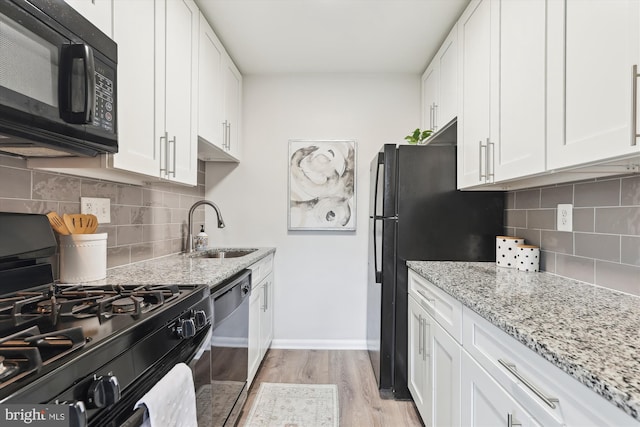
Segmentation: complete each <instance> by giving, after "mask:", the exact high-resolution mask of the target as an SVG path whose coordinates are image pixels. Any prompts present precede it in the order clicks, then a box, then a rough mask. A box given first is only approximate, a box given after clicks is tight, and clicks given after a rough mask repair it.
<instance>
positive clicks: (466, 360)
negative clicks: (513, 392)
mask: <svg viewBox="0 0 640 427" xmlns="http://www.w3.org/2000/svg"><path fill="white" fill-rule="evenodd" d="M461 383H462V405H461V407H462V420H461V421H462V425H463V426H469V427H478V426H486V427H495V426H507V425H508V426H511V425H520V426H522V427H527V426H537V425H538V424H537V423H536V422H535V421H534V420H533V418H532V417H531V415H529V414H528V413H527V412H526V411H525V410H524V409H523V408H522V407H521V406H520V405H518V403H516V402H515V401H514V400H513V399H512V398H511V396H509V394H507V392H506V391H505V390H504V389H503V388H502V387H500V386H499V385H498V383H496V382H495V381H494V380H493V378H491V377H490V376H489V374H488V373H487V372H486V371H485V370H484V369H482V367H480V365H478V364H477V363H476V361H475V360H473V359H472V358H471V356H469V355H468V354H467V353H466V352H464V351H463V352H462V381H461Z"/></svg>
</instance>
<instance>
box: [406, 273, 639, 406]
mask: <svg viewBox="0 0 640 427" xmlns="http://www.w3.org/2000/svg"><path fill="white" fill-rule="evenodd" d="M407 265H408V266H409V268H411V269H412V270H414V271H416V272H417V273H419V274H420V275H421V276H423V277H425V278H426V279H428V280H429V281H430V282H432V283H433V284H435V285H436V286H438V287H439V288H441V289H443V290H444V291H445V292H447V293H448V294H450V295H452V296H453V297H455V298H456V299H458V300H459V301H461V302H462V303H463V304H464V305H465V306H467V307H469V308H471V309H472V310H473V311H475V312H477V313H478V314H480V315H481V316H482V317H484V318H485V319H487V320H488V321H489V322H491V323H493V324H494V325H496V326H497V327H499V328H500V329H502V330H503V331H505V332H506V333H508V334H509V335H511V336H513V337H514V338H516V339H517V340H518V341H520V342H521V343H523V344H524V345H526V346H527V347H529V348H530V349H531V350H533V351H535V352H536V353H538V354H539V355H541V356H542V357H544V358H545V359H546V360H548V361H550V362H551V363H553V364H554V365H556V366H557V367H559V368H560V369H562V370H563V371H565V372H567V373H568V374H569V375H571V376H573V377H574V378H576V379H577V380H578V381H580V382H581V383H582V384H584V385H586V386H587V387H589V388H591V389H593V390H594V391H595V392H596V393H598V394H600V395H602V396H603V397H605V398H606V399H607V400H610V401H611V402H612V403H614V404H615V405H617V406H618V407H620V408H621V409H623V410H624V411H625V412H627V413H628V414H629V415H631V416H632V417H634V418H636V419H640V298H638V297H635V296H631V295H627V294H623V293H621V292H616V291H612V290H608V289H604V288H600V287H597V286H592V285H588V284H585V283H582V282H578V281H575V280H570V279H565V278H561V277H558V276H554V275H552V274H547V273H525V272H522V271H518V270H515V269H506V268H502V267H497V266H496V265H495V264H494V263H486V262H482V263H481V262H435V261H408V262H407Z"/></svg>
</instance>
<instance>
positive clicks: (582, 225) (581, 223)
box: [573, 207, 595, 233]
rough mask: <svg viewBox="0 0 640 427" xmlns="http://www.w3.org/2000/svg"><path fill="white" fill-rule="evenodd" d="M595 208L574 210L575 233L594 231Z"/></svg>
mask: <svg viewBox="0 0 640 427" xmlns="http://www.w3.org/2000/svg"><path fill="white" fill-rule="evenodd" d="M594 216H595V208H575V207H574V208H573V231H584V232H587V233H588V232H593V231H594Z"/></svg>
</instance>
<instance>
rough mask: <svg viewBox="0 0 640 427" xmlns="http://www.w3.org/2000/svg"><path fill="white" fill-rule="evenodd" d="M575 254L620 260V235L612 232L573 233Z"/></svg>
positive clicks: (614, 260) (607, 259)
mask: <svg viewBox="0 0 640 427" xmlns="http://www.w3.org/2000/svg"><path fill="white" fill-rule="evenodd" d="M573 238H574V243H575V250H574V253H575V255H577V256H582V257H587V258H595V259H600V260H605V261H613V262H620V236H617V235H612V234H590V233H575V234H574V236H573Z"/></svg>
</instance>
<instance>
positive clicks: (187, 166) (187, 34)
mask: <svg viewBox="0 0 640 427" xmlns="http://www.w3.org/2000/svg"><path fill="white" fill-rule="evenodd" d="M164 4H165V8H164V13H165V15H164V16H162V10H161V13H160V17H161V19H163V20H164V22H166V28H165V31H164V32H162V31H158V30H159V29H160V28H161V27H162V22H158V26H157V32H156V34H157V37H156V52H157V53H158V52H160V54H158V56H157V58H158V59H160V58H161V57H162V53H161V52H162V49H163V48H164V55H165V56H164V62H161V63H160V64H158V65H157V67H156V70H157V75H156V76H157V77H156V82H157V86H156V132H157V133H161V132H162V130H163V127H164V132H165V136H164V139H162V140H161V144H162V143H164V144H165V146H166V149H165V150H164V153H165V157H164V159H162V158H161V167H160V170H161V177H163V178H166V179H168V180H171V181H177V182H181V183H184V184H191V185H196V184H197V174H198V29H199V23H200V12H199V10H198V8H197V6H196V4H195V3H194V2H193V0H165V1H164ZM163 66H164V67H163ZM163 71H164V75H163ZM163 77H164V78H163ZM163 94H164V96H162V95H163ZM163 112H164V126H163V124H162V116H163ZM161 138H162V137H161ZM162 152H163V151H162V148H161V153H162ZM163 160H164V165H163Z"/></svg>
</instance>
